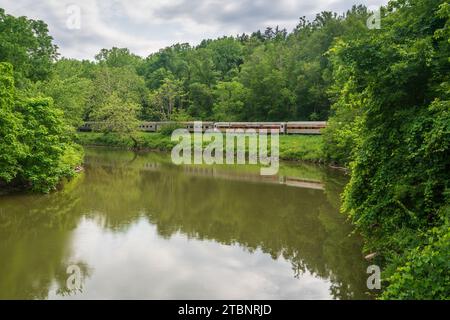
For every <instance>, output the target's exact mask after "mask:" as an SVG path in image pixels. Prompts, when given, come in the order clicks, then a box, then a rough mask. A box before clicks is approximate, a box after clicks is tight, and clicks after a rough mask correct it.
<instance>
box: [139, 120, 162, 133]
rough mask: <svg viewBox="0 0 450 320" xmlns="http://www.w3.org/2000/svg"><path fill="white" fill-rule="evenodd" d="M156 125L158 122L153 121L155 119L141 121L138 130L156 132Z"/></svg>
mask: <svg viewBox="0 0 450 320" xmlns="http://www.w3.org/2000/svg"><path fill="white" fill-rule="evenodd" d="M157 125H158V122H155V121H145V122H141V124H140V125H139V130H141V131H145V132H156V127H157Z"/></svg>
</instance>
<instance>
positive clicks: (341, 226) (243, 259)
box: [0, 148, 367, 299]
mask: <svg viewBox="0 0 450 320" xmlns="http://www.w3.org/2000/svg"><path fill="white" fill-rule="evenodd" d="M346 181H347V177H345V176H344V175H343V174H342V173H341V172H338V171H335V170H331V169H328V168H325V167H322V166H316V165H310V164H299V163H281V165H280V171H279V174H278V176H275V177H262V176H260V175H259V168H258V167H257V166H238V165H236V166H224V165H223V166H206V165H205V166H175V165H173V164H171V162H170V157H169V156H168V155H165V154H160V153H139V154H137V153H133V152H129V151H118V150H110V149H103V148H87V149H86V164H85V170H84V172H83V173H81V174H80V175H79V176H77V177H76V178H75V179H74V180H72V181H71V182H69V183H67V184H66V185H65V186H64V188H62V189H61V190H59V191H57V192H53V193H51V194H48V195H36V194H14V195H7V196H0V257H1V258H0V259H1V261H0V298H1V299H6V298H8V299H11V298H24V299H365V298H367V296H366V294H365V292H366V291H367V289H366V278H367V274H366V267H367V263H366V262H365V261H364V259H363V257H362V254H361V245H362V243H361V239H360V238H359V237H358V236H357V235H351V232H352V226H351V225H350V224H349V223H348V222H347V221H346V219H345V216H343V215H342V214H340V213H339V202H340V200H339V199H340V193H341V192H342V189H343V187H344V185H345V183H346Z"/></svg>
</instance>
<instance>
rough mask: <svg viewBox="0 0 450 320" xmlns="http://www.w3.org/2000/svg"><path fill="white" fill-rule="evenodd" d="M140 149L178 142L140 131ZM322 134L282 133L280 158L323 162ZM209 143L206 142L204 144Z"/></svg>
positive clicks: (91, 136) (98, 136) (97, 139)
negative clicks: (289, 134) (290, 134)
mask: <svg viewBox="0 0 450 320" xmlns="http://www.w3.org/2000/svg"><path fill="white" fill-rule="evenodd" d="M137 140H138V141H139V144H138V146H137V148H138V149H143V150H158V151H167V152H170V151H171V150H172V148H173V147H174V146H175V145H176V144H177V143H176V142H175V141H171V139H170V136H167V135H163V134H160V133H145V132H140V133H138V139H137ZM76 141H77V142H78V143H79V144H81V145H84V146H108V147H118V148H123V149H132V148H133V147H134V142H133V141H132V140H131V139H130V138H127V137H121V136H118V135H116V134H113V133H110V134H103V133H98V132H78V133H77V134H76ZM322 143H323V142H322V137H321V136H305V135H293V136H288V135H280V159H282V160H298V161H300V160H301V161H311V162H323V159H324V157H323V153H322ZM205 145H207V144H206V143H204V146H205Z"/></svg>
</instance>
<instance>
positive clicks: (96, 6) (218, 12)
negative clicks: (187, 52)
mask: <svg viewBox="0 0 450 320" xmlns="http://www.w3.org/2000/svg"><path fill="white" fill-rule="evenodd" d="M355 3H361V4H364V5H366V6H367V7H369V8H370V9H375V8H376V7H378V6H380V5H383V4H386V3H387V0H359V2H358V0H165V1H163V0H128V1H127V0H79V1H76V0H1V1H0V7H1V8H4V9H5V10H6V12H7V13H9V14H12V15H15V16H19V15H25V16H27V17H29V18H33V19H41V20H44V21H45V22H46V23H47V24H48V25H49V29H50V34H51V35H52V36H53V38H54V39H55V43H56V44H57V45H58V47H59V52H60V53H61V54H62V55H63V56H65V57H70V58H79V59H82V58H83V59H93V57H94V55H95V54H96V53H98V52H99V50H100V49H102V48H111V47H113V46H116V47H127V48H129V49H130V50H131V51H132V52H134V53H136V54H139V55H141V56H144V57H145V56H147V55H148V54H150V53H152V52H155V51H157V50H159V49H160V48H163V47H166V46H169V45H171V44H174V43H177V42H189V43H191V44H198V43H199V42H200V41H201V40H202V39H207V38H217V37H220V36H223V35H237V34H241V33H243V32H246V33H251V32H253V31H256V30H258V29H265V28H266V27H267V26H276V25H279V26H280V27H282V28H286V29H287V30H288V31H291V30H292V29H293V28H294V27H295V25H296V24H297V22H298V19H299V17H301V16H306V17H307V18H309V19H311V18H314V16H315V14H316V13H319V12H321V11H324V10H331V11H336V12H339V13H342V12H345V11H346V10H347V9H349V8H351V6H352V5H353V4H355ZM78 12H80V14H79V15H78Z"/></svg>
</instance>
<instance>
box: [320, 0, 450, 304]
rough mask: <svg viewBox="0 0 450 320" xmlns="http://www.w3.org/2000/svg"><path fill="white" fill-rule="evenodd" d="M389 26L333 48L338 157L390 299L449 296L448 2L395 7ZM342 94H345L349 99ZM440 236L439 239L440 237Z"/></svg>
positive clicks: (330, 137) (331, 143) (347, 196)
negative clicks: (379, 256)
mask: <svg viewBox="0 0 450 320" xmlns="http://www.w3.org/2000/svg"><path fill="white" fill-rule="evenodd" d="M389 6H390V7H391V8H392V7H395V8H396V10H394V11H389V12H388V13H387V14H386V15H385V16H384V17H383V19H382V28H381V29H380V30H377V32H373V33H371V34H370V35H368V36H364V37H355V38H350V39H347V40H344V41H340V42H338V43H337V44H336V46H335V47H334V48H333V49H332V50H330V51H329V55H330V59H331V61H332V62H333V69H334V74H335V84H334V85H333V86H332V89H333V94H334V95H335V96H336V97H337V98H336V102H335V104H334V106H333V109H334V112H335V115H334V117H332V118H331V119H330V121H329V127H328V128H327V132H326V134H325V142H326V152H327V155H328V158H329V159H335V160H337V161H344V162H350V166H351V169H352V177H351V180H350V182H349V184H348V185H347V187H346V189H345V193H344V196H343V199H344V201H343V211H344V212H346V213H348V214H349V215H350V217H351V219H352V221H353V222H354V223H355V225H356V226H357V228H358V229H359V230H360V232H361V233H362V234H363V235H364V236H365V237H366V240H367V249H368V250H371V251H372V250H374V251H377V252H381V253H382V256H383V259H384V262H385V265H384V269H385V270H386V271H385V274H384V276H385V277H386V278H387V279H388V282H389V283H388V284H389V285H388V287H387V289H386V291H385V293H384V294H383V296H382V297H383V298H388V299H392V298H397V299H419V298H422V299H423V298H426V299H446V298H449V292H450V291H449V276H448V270H449V265H448V261H449V251H450V243H449V242H448V237H449V229H448V218H446V217H447V216H448V210H444V208H445V207H448V205H449V199H448V196H446V194H448V190H449V187H450V176H449V172H450V156H449V154H450V152H449V149H450V140H449V139H450V118H449V112H450V105H449V99H448V97H449V96H448V93H449V92H448V90H446V88H447V89H448V70H449V69H450V64H449V60H448V59H443V57H444V56H446V57H448V48H449V47H448V39H447V38H445V37H442V35H443V34H444V33H445V32H446V31H445V30H446V28H447V27H448V21H447V20H445V19H442V17H443V16H446V13H445V12H446V11H445V10H446V9H445V7H446V6H445V5H443V4H442V1H435V0H412V1H408V2H403V1H392V2H390V5H389ZM339 94H340V95H339ZM433 230H439V236H438V237H435V236H431V235H433V234H434V233H433V232H434V231H433Z"/></svg>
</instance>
